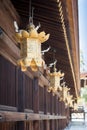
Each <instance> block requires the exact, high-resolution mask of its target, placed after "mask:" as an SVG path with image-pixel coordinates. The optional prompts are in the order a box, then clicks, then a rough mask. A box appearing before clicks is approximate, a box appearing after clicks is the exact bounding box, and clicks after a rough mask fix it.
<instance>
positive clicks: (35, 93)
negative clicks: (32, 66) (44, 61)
mask: <svg viewBox="0 0 87 130" xmlns="http://www.w3.org/2000/svg"><path fill="white" fill-rule="evenodd" d="M33 110H34V113H38V112H39V86H38V79H37V78H34V80H33Z"/></svg>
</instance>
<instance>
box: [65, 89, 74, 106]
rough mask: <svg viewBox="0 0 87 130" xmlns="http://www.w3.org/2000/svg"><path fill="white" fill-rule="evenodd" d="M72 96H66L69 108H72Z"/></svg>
mask: <svg viewBox="0 0 87 130" xmlns="http://www.w3.org/2000/svg"><path fill="white" fill-rule="evenodd" d="M72 98H73V95H70V93H69V92H68V95H67V102H68V105H69V106H70V107H73V101H74V100H73V99H72Z"/></svg>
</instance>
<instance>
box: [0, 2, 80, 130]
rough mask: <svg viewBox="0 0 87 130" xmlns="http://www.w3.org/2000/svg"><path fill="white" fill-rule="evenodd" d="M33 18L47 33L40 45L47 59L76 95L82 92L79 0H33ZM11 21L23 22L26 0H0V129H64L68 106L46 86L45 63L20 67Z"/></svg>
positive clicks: (27, 11)
mask: <svg viewBox="0 0 87 130" xmlns="http://www.w3.org/2000/svg"><path fill="white" fill-rule="evenodd" d="M31 5H32V6H33V7H34V8H35V10H34V15H33V18H34V24H35V25H36V26H37V25H38V23H39V22H40V24H41V28H40V31H43V30H44V31H45V32H46V33H50V38H49V40H48V41H46V42H45V43H44V44H43V45H42V49H43V50H44V49H46V48H48V47H49V46H51V50H50V51H49V52H47V53H45V54H44V60H45V63H46V64H47V65H49V64H50V63H52V62H53V50H56V53H55V58H56V59H57V64H56V68H57V69H58V70H61V71H62V72H64V74H65V76H64V81H65V82H66V84H67V86H68V87H70V88H71V89H70V93H71V94H73V96H74V97H75V98H76V97H78V96H79V92H80V77H79V40H78V39H79V36H78V0H44V1H42V0H32V1H31ZM14 21H17V23H18V25H19V28H20V29H21V28H26V26H27V24H28V21H29V0H0V130H63V129H64V128H65V127H66V126H67V125H68V123H69V121H70V108H69V106H67V107H66V106H65V103H64V102H63V101H60V99H59V97H57V96H56V95H54V96H53V94H52V92H50V93H49V92H48V91H47V87H48V86H49V80H48V78H47V74H46V69H41V68H40V69H39V70H38V71H37V72H33V71H32V70H31V68H30V67H29V68H28V70H27V71H25V72H22V71H21V69H20V67H19V66H18V65H17V61H18V59H19V58H20V47H19V44H18V43H17V41H16V39H15V28H14Z"/></svg>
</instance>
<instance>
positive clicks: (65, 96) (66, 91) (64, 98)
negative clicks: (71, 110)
mask: <svg viewBox="0 0 87 130" xmlns="http://www.w3.org/2000/svg"><path fill="white" fill-rule="evenodd" d="M69 90H70V88H68V87H67V86H63V101H64V102H66V101H67V96H68V91H69Z"/></svg>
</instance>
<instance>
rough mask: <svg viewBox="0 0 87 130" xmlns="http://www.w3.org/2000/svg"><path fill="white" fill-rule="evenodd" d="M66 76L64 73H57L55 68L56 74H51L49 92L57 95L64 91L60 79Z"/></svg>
mask: <svg viewBox="0 0 87 130" xmlns="http://www.w3.org/2000/svg"><path fill="white" fill-rule="evenodd" d="M63 76H64V73H61V72H60V71H58V72H57V69H56V68H54V72H53V73H50V74H49V81H50V86H49V88H48V92H51V91H52V92H53V94H56V92H58V91H62V87H61V86H60V78H61V77H63Z"/></svg>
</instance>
